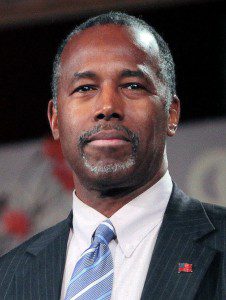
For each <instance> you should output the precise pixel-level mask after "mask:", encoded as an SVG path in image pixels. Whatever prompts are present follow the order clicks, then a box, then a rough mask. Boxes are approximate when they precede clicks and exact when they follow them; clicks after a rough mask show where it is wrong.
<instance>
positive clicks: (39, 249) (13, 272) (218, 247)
mask: <svg viewBox="0 0 226 300" xmlns="http://www.w3.org/2000/svg"><path fill="white" fill-rule="evenodd" d="M71 219H72V215H71V214H70V215H69V217H68V218H67V219H66V220H64V221H63V222H61V223H59V224H57V225H55V226H54V227H52V228H49V229H47V230H45V231H44V232H42V233H39V234H37V235H36V236H34V237H33V238H31V239H30V240H28V241H27V242H25V243H23V244H22V245H20V246H19V247H17V248H16V249H14V250H12V251H11V252H9V253H8V254H6V255H4V256H3V257H2V258H0V299H1V300H3V299H4V300H11V299H17V300H22V299H23V300H36V299H40V300H47V299H48V300H50V299H51V300H54V299H59V297H60V292H61V283H62V276H63V271H64V264H65V256H66V247H67V240H68V234H69V228H70V226H71V221H72V220H71ZM225 257H226V209H225V208H222V207H219V206H215V205H210V204H201V203H200V202H199V201H197V200H194V199H191V198H189V197H188V196H186V195H185V194H184V193H183V192H182V191H181V190H179V189H178V188H177V187H176V186H174V188H173V192H172V195H171V198H170V201H169V204H168V206H167V209H166V213H165V216H164V219H163V223H162V226H161V228H160V232H159V235H158V238H157V242H156V245H155V249H154V252H153V256H152V259H151V263H150V266H149V271H148V274H147V278H146V282H145V285H144V289H143V293H142V298H141V299H142V300H146V299H150V300H159V299H167V300H169V299H171V300H175V299H183V300H190V299H203V300H207V299H210V300H213V299H226V259H225ZM178 263H189V264H192V269H193V272H188V273H185V272H181V273H178ZM131 272H136V270H131ZM131 284H133V283H132V282H131ZM119 300H122V299H119ZM128 300H132V299H128Z"/></svg>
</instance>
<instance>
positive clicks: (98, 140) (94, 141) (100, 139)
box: [87, 130, 131, 146]
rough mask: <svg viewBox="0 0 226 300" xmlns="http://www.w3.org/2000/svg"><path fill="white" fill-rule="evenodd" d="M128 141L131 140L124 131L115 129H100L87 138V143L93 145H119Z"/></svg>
mask: <svg viewBox="0 0 226 300" xmlns="http://www.w3.org/2000/svg"><path fill="white" fill-rule="evenodd" d="M128 142H131V140H130V139H129V138H128V137H127V136H126V135H125V134H124V133H121V132H118V131H116V130H104V131H100V132H98V133H96V134H93V135H92V136H90V137H89V139H88V140H87V143H88V144H90V145H93V146H94V145H95V146H119V145H125V144H127V143H128Z"/></svg>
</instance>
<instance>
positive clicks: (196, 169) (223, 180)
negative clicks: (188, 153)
mask: <svg viewBox="0 0 226 300" xmlns="http://www.w3.org/2000/svg"><path fill="white" fill-rule="evenodd" d="M186 186H187V190H188V193H189V194H190V195H195V197H197V198H198V199H200V200H202V201H204V202H209V203H216V204H219V205H224V206H226V149H223V148H218V149H211V150H209V151H206V152H204V153H202V154H201V155H200V156H198V157H197V158H196V159H195V160H194V161H193V162H192V163H191V165H190V167H189V169H188V175H187V183H186Z"/></svg>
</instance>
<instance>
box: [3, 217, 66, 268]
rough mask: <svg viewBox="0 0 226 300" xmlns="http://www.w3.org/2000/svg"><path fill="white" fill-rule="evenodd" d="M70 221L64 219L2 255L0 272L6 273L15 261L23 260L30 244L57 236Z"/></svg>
mask: <svg viewBox="0 0 226 300" xmlns="http://www.w3.org/2000/svg"><path fill="white" fill-rule="evenodd" d="M67 223H68V220H67V219H66V220H63V221H61V222H59V223H57V224H56V225H54V226H52V227H50V228H48V229H46V230H43V231H41V232H39V233H37V234H36V235H34V236H33V237H31V238H29V239H28V240H27V241H25V242H23V243H22V244H20V245H19V246H17V247H16V248H14V249H12V250H10V251H9V252H8V253H6V254H4V255H3V256H1V257H0V273H4V272H6V271H7V269H9V268H10V266H11V265H15V262H16V261H17V262H18V261H20V260H23V256H24V254H25V252H26V250H27V249H28V247H29V246H30V245H35V243H36V242H38V243H41V242H42V240H43V239H45V238H46V237H49V238H50V239H51V237H52V238H54V236H56V235H57V234H58V233H59V232H60V230H61V229H62V228H63V227H65V225H66V224H67Z"/></svg>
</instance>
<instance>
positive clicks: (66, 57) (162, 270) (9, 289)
mask: <svg viewBox="0 0 226 300" xmlns="http://www.w3.org/2000/svg"><path fill="white" fill-rule="evenodd" d="M174 77H175V76H174V64H173V60H172V57H171V54H170V51H169V49H168V46H167V45H166V43H165V42H164V41H163V39H162V38H161V37H160V36H159V35H158V34H157V33H156V32H155V31H154V29H153V28H151V27H150V26H148V25H147V24H146V23H145V22H143V21H141V20H139V19H136V18H134V17H131V16H128V15H126V14H121V13H109V14H104V15H100V16H97V17H95V18H93V19H90V20H88V21H86V22H85V23H83V24H82V25H80V26H79V27H78V28H76V29H75V30H74V31H73V32H72V33H71V34H70V35H69V36H68V37H67V39H66V40H65V41H64V42H63V44H62V46H61V47H60V49H59V51H58V54H57V57H56V60H55V63H54V74H53V100H52V101H50V103H49V108H48V116H49V121H50V126H51V129H52V133H53V136H54V138H55V139H60V141H61V145H62V150H63V154H64V156H65V158H66V160H67V161H68V163H69V165H70V166H71V169H72V172H73V176H74V185H75V192H74V194H73V213H71V214H70V216H69V217H68V218H67V220H65V221H63V222H62V223H60V224H57V225H56V226H54V227H52V228H50V229H48V230H46V231H44V232H42V233H40V234H38V235H36V236H34V237H33V238H32V239H30V240H28V241H27V242H25V243H24V244H22V245H21V246H19V247H17V248H16V249H14V250H12V251H11V252H10V253H8V254H7V255H5V256H3V257H2V258H1V262H0V268H1V269H0V274H1V277H0V295H1V299H19V300H20V299H26V300H27V299H114V300H115V299H117V300H118V299H123V298H124V297H127V299H132V300H133V299H134V300H135V299H153V300H156V299H226V274H225V272H226V271H225V270H226V265H225V250H226V246H225V245H226V244H225V229H226V218H225V216H226V212H225V209H224V208H220V207H216V206H213V205H207V204H201V203H200V202H199V201H198V200H194V199H191V198H189V197H188V196H186V195H185V194H184V193H183V192H182V191H180V190H179V189H178V188H177V186H176V185H175V184H172V181H171V178H170V175H169V172H168V171H167V169H168V164H167V155H166V137H167V136H169V137H171V136H173V135H174V134H175V131H176V128H177V125H178V120H179V112H180V106H179V100H178V98H177V96H176V92H175V78H174ZM72 216H73V217H72Z"/></svg>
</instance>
